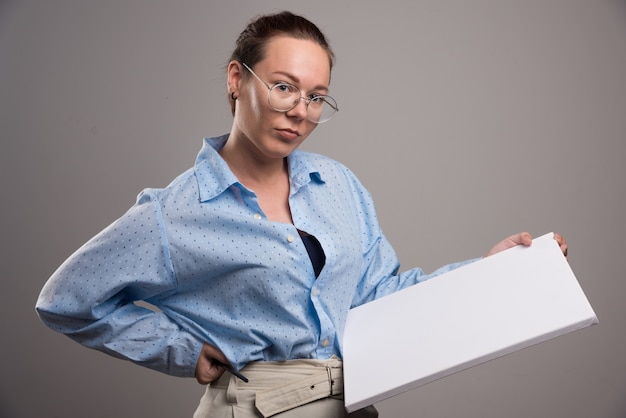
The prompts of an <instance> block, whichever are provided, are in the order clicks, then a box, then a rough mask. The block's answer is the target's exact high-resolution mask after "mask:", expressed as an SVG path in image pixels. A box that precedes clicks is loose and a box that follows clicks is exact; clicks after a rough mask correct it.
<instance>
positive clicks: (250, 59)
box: [228, 11, 335, 115]
mask: <svg viewBox="0 0 626 418" xmlns="http://www.w3.org/2000/svg"><path fill="white" fill-rule="evenodd" d="M279 35H286V36H290V37H292V38H296V39H306V40H310V41H313V42H316V43H317V44H318V45H319V46H321V47H322V48H324V50H326V52H327V53H328V62H329V65H330V68H331V70H332V68H333V64H334V59H335V55H334V53H333V51H332V49H331V48H330V45H329V44H328V41H327V40H326V37H325V36H324V34H323V33H322V31H320V30H319V28H318V27H317V26H316V25H315V24H314V23H313V22H311V21H309V20H307V19H305V18H304V17H302V16H298V15H295V14H293V13H291V12H288V11H284V12H281V13H277V14H271V15H264V16H260V17H258V18H256V19H254V20H252V21H251V22H250V23H249V24H248V26H247V27H246V28H245V29H244V30H243V32H241V34H240V35H239V37H238V38H237V43H236V46H235V50H234V51H233V53H232V55H231V57H230V60H229V61H233V60H236V61H239V62H242V63H243V62H245V63H246V64H247V65H249V66H250V67H254V65H255V64H256V63H258V62H259V61H261V60H263V58H264V56H265V46H266V45H267V43H268V41H269V40H270V39H271V38H273V37H274V36H279ZM228 99H229V101H230V105H231V110H232V113H233V115H234V114H235V101H234V100H233V99H232V97H230V96H229V97H228Z"/></svg>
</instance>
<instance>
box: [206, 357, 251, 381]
mask: <svg viewBox="0 0 626 418" xmlns="http://www.w3.org/2000/svg"><path fill="white" fill-rule="evenodd" d="M212 361H213V364H216V365H218V366H222V367H223V368H224V369H226V370H227V371H228V372H230V373H232V374H233V375H235V376H236V377H238V378H240V379H241V380H243V381H244V382H246V383H248V378H247V377H246V376H244V375H242V374H241V373H239V372H238V371H237V370H235V369H233V367H232V366H230V365H228V364H225V363H222V362H221V361H219V360H216V359H212Z"/></svg>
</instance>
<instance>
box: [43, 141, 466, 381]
mask: <svg viewBox="0 0 626 418" xmlns="http://www.w3.org/2000/svg"><path fill="white" fill-rule="evenodd" d="M226 140H227V136H222V137H219V138H213V139H205V141H204V146H203V148H202V150H201V151H200V153H199V154H198V157H197V159H196V164H195V167H193V168H192V169H190V170H188V171H186V172H185V173H183V174H181V175H180V176H179V177H178V178H176V179H175V180H174V181H173V182H172V183H171V184H170V185H169V186H167V187H166V188H163V189H146V190H144V191H143V192H141V194H140V195H139V196H138V198H137V202H136V204H135V205H133V206H132V207H131V208H130V209H129V211H128V212H127V213H125V214H124V215H123V216H122V217H121V218H119V219H118V220H116V221H115V222H114V223H113V224H111V225H110V226H109V227H107V228H106V229H105V230H103V231H102V232H101V233H99V234H98V235H97V236H95V237H94V238H92V239H91V240H90V241H89V242H87V243H86V244H85V245H84V246H82V247H81V248H80V249H79V250H78V251H77V252H76V253H74V254H73V255H72V256H71V257H70V258H69V259H68V260H67V261H65V263H64V264H63V265H61V267H59V269H58V270H57V271H56V272H55V273H54V274H53V275H52V277H51V278H50V279H49V280H48V282H47V283H46V285H45V286H44V288H43V290H42V291H41V295H40V296H39V299H38V301H37V311H38V313H39V315H40V317H41V319H42V320H43V322H44V323H45V324H46V325H48V326H49V327H50V328H52V329H54V330H56V331H59V332H61V333H64V334H66V335H68V336H69V337H71V338H73V339H74V340H76V341H78V342H79V343H81V344H83V345H85V346H88V347H91V348H94V349H97V350H100V351H103V352H105V353H108V354H110V355H113V356H116V357H120V358H124V359H127V360H130V361H133V362H135V363H138V364H141V365H143V366H146V367H149V368H152V369H155V370H158V371H161V372H164V373H167V374H171V375H176V376H193V375H194V371H195V366H196V362H197V359H198V356H199V354H200V350H201V347H202V344H203V342H205V341H206V342H208V343H209V344H212V345H214V346H216V347H218V348H219V349H220V350H222V351H223V352H224V354H225V355H226V357H227V358H228V359H229V361H230V362H231V363H232V364H233V366H234V367H235V368H236V369H240V368H241V367H243V366H244V365H245V364H246V363H247V362H249V361H255V360H261V361H263V360H265V361H279V360H286V359H293V358H328V357H331V356H332V355H337V356H339V357H341V354H342V344H341V343H342V335H343V329H344V325H345V321H346V316H347V313H348V310H349V309H350V308H351V307H354V306H358V305H361V304H363V303H365V302H368V301H371V300H373V299H376V298H379V297H381V296H384V295H387V294H389V293H392V292H395V291H397V290H399V289H402V288H404V287H406V286H410V285H413V284H416V283H418V282H420V281H423V280H426V279H427V278H429V277H433V276H435V275H437V274H440V273H442V272H444V271H447V270H450V269H452V268H455V267H458V266H459V265H461V264H463V263H457V264H452V265H449V266H446V267H444V268H442V269H439V270H438V271H436V272H435V273H433V274H431V275H425V274H424V272H423V271H422V270H421V269H419V268H415V269H412V270H408V271H405V272H402V273H398V269H399V263H398V259H397V257H396V254H395V252H394V251H393V249H392V247H391V245H390V244H389V242H388V241H387V239H386V238H385V236H384V235H383V233H382V231H381V229H380V226H379V224H378V220H377V218H376V213H375V210H374V204H373V202H372V198H371V196H370V194H369V193H368V192H367V190H366V189H365V188H364V187H363V185H362V184H361V183H360V182H359V181H358V179H357V178H356V177H355V176H354V174H353V173H352V172H351V171H350V170H349V169H347V168H346V167H345V166H343V165H341V164H340V163H338V162H336V161H333V160H331V159H329V158H327V157H323V156H320V155H317V154H312V153H306V152H303V151H299V150H297V151H294V152H293V153H292V154H291V155H290V156H289V157H288V167H289V176H290V182H291V190H290V195H289V205H290V208H291V213H292V217H293V221H294V225H291V224H285V223H277V222H272V221H270V220H268V219H267V218H266V216H265V215H264V213H263V211H262V209H261V208H260V207H259V204H258V201H257V198H256V195H255V193H254V192H253V191H252V190H249V189H247V188H246V187H245V186H244V185H243V184H241V183H240V182H239V181H238V180H237V178H236V177H235V175H234V174H233V173H232V172H231V170H230V169H229V167H228V165H227V164H226V162H225V161H224V160H223V159H222V158H221V157H220V155H219V154H218V152H217V150H219V149H220V148H221V147H222V146H223V144H224V143H225V142H226ZM296 228H297V229H296ZM298 229H299V230H302V231H306V232H308V233H309V234H312V235H314V236H315V237H316V238H317V239H318V240H319V242H320V243H321V246H322V248H323V250H324V253H325V255H326V264H325V266H324V268H323V270H322V271H321V273H320V275H319V277H318V278H317V279H316V277H315V274H314V272H313V267H312V264H311V261H310V258H309V256H308V254H307V251H306V249H305V247H304V245H303V243H302V240H301V239H300V238H299V235H298ZM135 301H146V302H148V303H150V304H152V305H154V306H156V307H158V309H157V310H151V309H147V308H146V307H142V306H138V305H137V304H135V303H134V302H135Z"/></svg>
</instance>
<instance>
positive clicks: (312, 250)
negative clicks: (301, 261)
mask: <svg viewBox="0 0 626 418" xmlns="http://www.w3.org/2000/svg"><path fill="white" fill-rule="evenodd" d="M298 233H299V234H300V238H302V242H303V243H304V247H305V248H306V251H307V253H309V258H310V259H311V264H313V271H314V272H315V277H319V275H320V272H321V271H322V269H323V268H324V264H326V255H325V254H324V249H323V248H322V245H321V244H320V242H319V241H318V240H317V238H315V237H314V236H313V235H311V234H308V233H306V232H304V231H300V230H298Z"/></svg>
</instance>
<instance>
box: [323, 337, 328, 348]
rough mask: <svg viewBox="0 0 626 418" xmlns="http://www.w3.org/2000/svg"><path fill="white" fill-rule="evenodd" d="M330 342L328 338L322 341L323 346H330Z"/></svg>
mask: <svg viewBox="0 0 626 418" xmlns="http://www.w3.org/2000/svg"><path fill="white" fill-rule="evenodd" d="M328 344H330V342H329V341H328V338H326V339H325V340H324V341H322V347H328Z"/></svg>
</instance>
